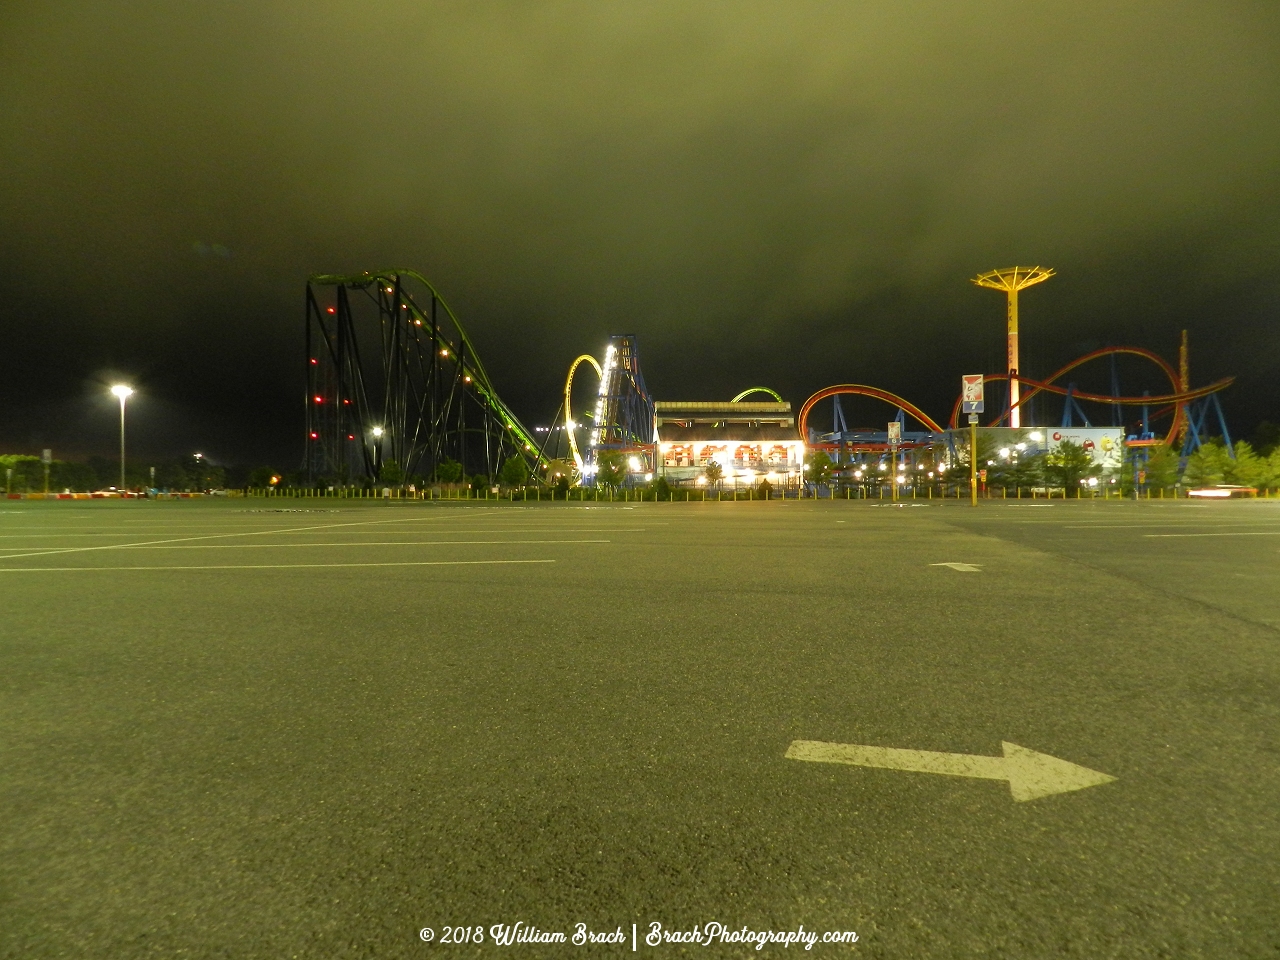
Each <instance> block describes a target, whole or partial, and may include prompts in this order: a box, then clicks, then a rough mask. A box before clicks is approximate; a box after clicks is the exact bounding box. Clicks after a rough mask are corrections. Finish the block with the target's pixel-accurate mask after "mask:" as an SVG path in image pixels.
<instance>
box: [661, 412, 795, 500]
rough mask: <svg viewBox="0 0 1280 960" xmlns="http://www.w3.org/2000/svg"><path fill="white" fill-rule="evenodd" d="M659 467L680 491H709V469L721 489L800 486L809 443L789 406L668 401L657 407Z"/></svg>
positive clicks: (668, 480) (663, 474)
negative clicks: (713, 468)
mask: <svg viewBox="0 0 1280 960" xmlns="http://www.w3.org/2000/svg"><path fill="white" fill-rule="evenodd" d="M654 434H655V440H656V445H657V450H656V458H657V461H658V468H659V470H660V471H661V474H662V476H665V477H666V479H667V482H668V483H670V484H672V485H676V486H704V485H707V484H708V483H709V481H708V479H707V467H708V465H710V464H712V463H715V464H719V466H720V473H721V480H720V485H721V487H728V488H732V487H734V486H744V485H750V484H753V483H756V482H758V481H759V480H762V479H767V480H768V481H769V482H770V483H773V484H783V485H786V484H791V483H798V482H799V481H800V477H801V471H802V470H803V467H804V449H805V446H804V441H802V440H801V439H800V437H799V435H798V434H797V432H796V422H795V415H794V414H793V413H792V412H791V404H789V403H785V402H783V403H750V402H738V403H734V402H720V401H664V400H659V401H658V402H657V403H656V404H655V405H654Z"/></svg>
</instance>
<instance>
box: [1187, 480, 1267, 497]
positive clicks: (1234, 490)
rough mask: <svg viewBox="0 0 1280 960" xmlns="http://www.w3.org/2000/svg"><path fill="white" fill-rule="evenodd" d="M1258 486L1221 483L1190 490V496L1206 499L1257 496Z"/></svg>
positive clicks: (1188, 492) (1188, 493) (1188, 494)
mask: <svg viewBox="0 0 1280 960" xmlns="http://www.w3.org/2000/svg"><path fill="white" fill-rule="evenodd" d="M1257 495H1258V488H1257V487H1239V486H1236V485H1235V484H1232V483H1220V484H1218V485H1217V486H1214V487H1197V488H1196V489H1194V490H1188V491H1187V496H1188V497H1202V498H1204V499H1206V500H1226V499H1228V498H1230V497H1256V496H1257Z"/></svg>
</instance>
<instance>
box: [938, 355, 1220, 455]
mask: <svg viewBox="0 0 1280 960" xmlns="http://www.w3.org/2000/svg"><path fill="white" fill-rule="evenodd" d="M1111 354H1129V355H1131V356H1135V357H1143V358H1144V359H1147V360H1150V361H1151V362H1152V363H1154V364H1155V365H1156V366H1158V367H1159V368H1160V369H1161V370H1162V371H1164V374H1165V376H1167V377H1168V378H1169V383H1170V384H1171V385H1172V386H1173V391H1174V392H1173V393H1168V394H1162V395H1160V396H1155V397H1151V396H1147V397H1112V396H1108V395H1106V394H1101V393H1083V392H1081V391H1079V390H1072V391H1071V395H1072V396H1073V397H1076V398H1078V399H1080V400H1092V401H1096V402H1097V403H1119V404H1122V405H1125V406H1141V405H1144V404H1146V405H1154V404H1171V405H1173V408H1174V415H1173V423H1172V424H1171V425H1170V427H1169V433H1168V435H1167V436H1166V437H1165V443H1167V444H1169V445H1171V446H1172V445H1173V443H1174V440H1175V439H1176V438H1177V436H1178V431H1179V430H1180V429H1181V427H1182V424H1183V421H1184V420H1185V418H1186V415H1187V414H1186V405H1187V404H1188V403H1190V402H1191V401H1192V400H1199V399H1200V398H1201V397H1207V396H1208V395H1209V394H1211V393H1217V392H1218V391H1219V390H1222V389H1225V388H1226V387H1229V386H1231V384H1232V383H1234V382H1235V377H1226V378H1224V379H1222V380H1218V381H1215V382H1214V383H1211V384H1209V385H1208V386H1207V387H1199V388H1197V389H1195V390H1181V389H1180V387H1181V382H1180V380H1179V377H1178V372H1177V371H1176V370H1174V368H1173V366H1172V365H1171V364H1170V363H1169V362H1168V361H1167V360H1165V359H1164V358H1163V357H1162V356H1160V355H1159V354H1158V353H1153V352H1152V351H1150V350H1147V349H1144V348H1143V347H1102V348H1101V349H1098V350H1094V351H1092V352H1090V353H1086V354H1085V355H1084V356H1083V357H1078V358H1077V359H1075V360H1073V361H1071V362H1070V363H1069V364H1067V365H1066V366H1065V367H1063V368H1062V369H1061V370H1059V371H1058V372H1057V373H1055V374H1053V376H1051V377H1048V378H1047V379H1045V380H1032V379H1030V378H1028V377H1016V378H1015V379H1016V380H1017V382H1018V383H1019V384H1025V385H1027V386H1029V387H1031V389H1030V390H1028V391H1027V392H1026V393H1025V394H1023V395H1022V396H1021V397H1020V398H1019V400H1018V402H1017V404H1015V406H1021V405H1022V404H1024V403H1026V402H1027V401H1028V400H1030V399H1031V398H1032V397H1034V396H1035V395H1036V394H1037V393H1040V392H1041V391H1046V392H1048V393H1056V394H1058V395H1060V396H1065V395H1066V393H1067V388H1066V387H1059V386H1057V385H1055V384H1054V381H1055V380H1057V379H1059V378H1060V377H1063V376H1065V375H1066V374H1068V373H1070V372H1071V371H1072V370H1074V369H1076V367H1079V366H1081V365H1082V364H1085V363H1088V362H1089V361H1090V360H1096V359H1098V358H1099V357H1105V356H1108V355H1111ZM984 379H985V380H1008V379H1009V376H1008V374H1004V373H992V374H984ZM1161 412H1164V411H1161ZM959 415H960V398H959V397H957V398H956V402H955V405H954V406H953V407H952V408H951V420H950V421H949V425H950V427H951V428H952V429H953V430H954V429H955V427H956V422H957V419H958V417H959ZM1004 416H1005V412H1004V411H1001V413H1000V417H998V418H997V419H996V420H995V421H994V422H993V423H992V424H988V426H993V425H994V424H996V423H999V422H1000V420H1001V419H1003V418H1004Z"/></svg>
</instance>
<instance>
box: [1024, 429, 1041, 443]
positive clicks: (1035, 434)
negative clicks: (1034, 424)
mask: <svg viewBox="0 0 1280 960" xmlns="http://www.w3.org/2000/svg"><path fill="white" fill-rule="evenodd" d="M1027 436H1028V437H1030V438H1031V439H1032V440H1033V441H1035V442H1036V443H1039V442H1040V441H1041V440H1043V439H1044V434H1043V433H1041V432H1040V431H1039V430H1032V431H1031V432H1030V433H1029V434H1027Z"/></svg>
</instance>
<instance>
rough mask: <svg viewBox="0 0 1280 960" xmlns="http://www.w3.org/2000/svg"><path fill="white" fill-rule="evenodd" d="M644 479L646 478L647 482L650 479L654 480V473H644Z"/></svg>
mask: <svg viewBox="0 0 1280 960" xmlns="http://www.w3.org/2000/svg"><path fill="white" fill-rule="evenodd" d="M644 479H645V481H646V482H647V481H649V480H652V479H653V474H652V473H646V474H645V475H644Z"/></svg>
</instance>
